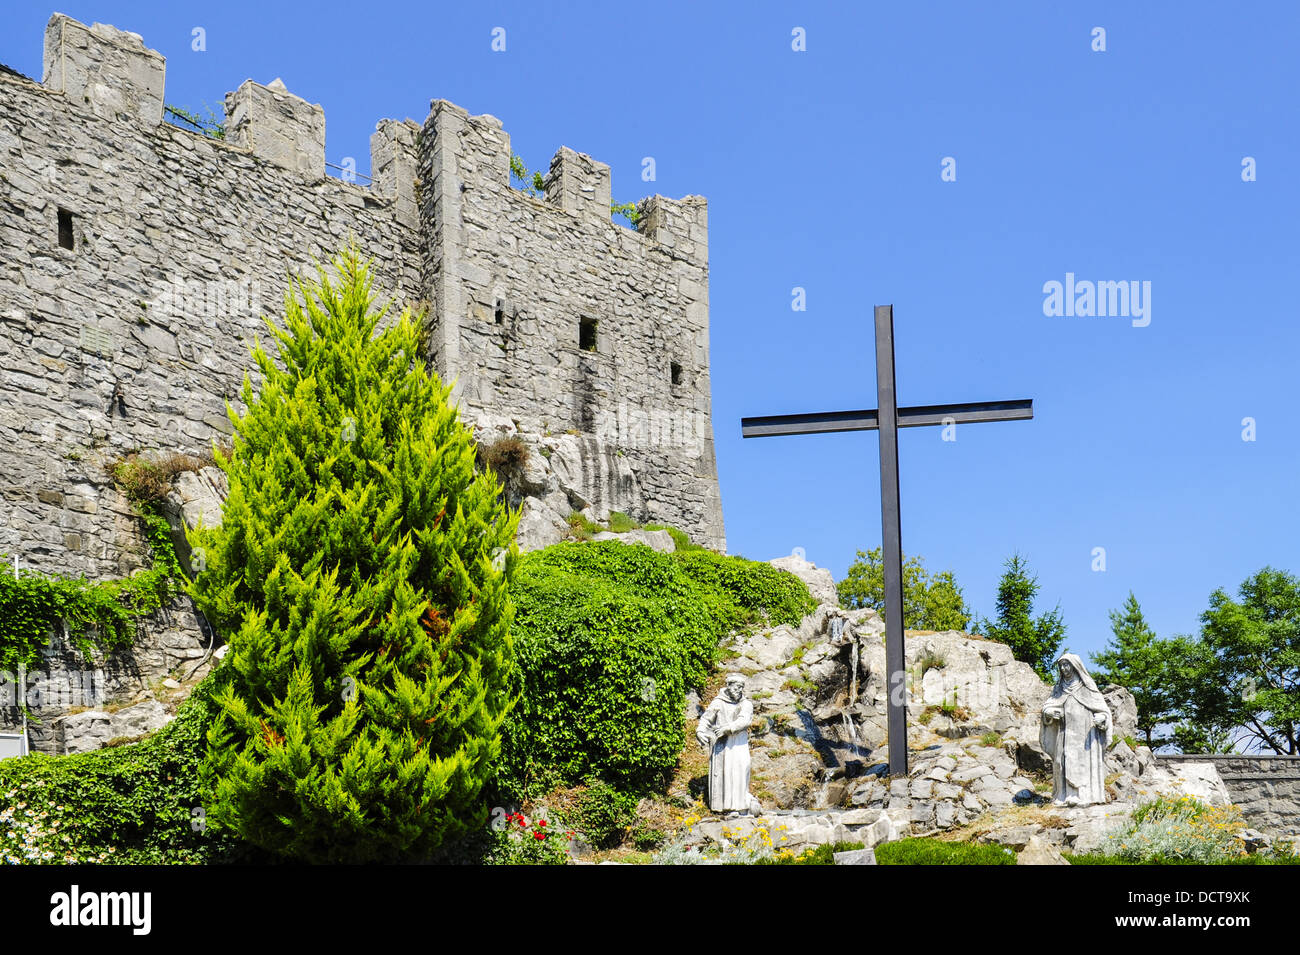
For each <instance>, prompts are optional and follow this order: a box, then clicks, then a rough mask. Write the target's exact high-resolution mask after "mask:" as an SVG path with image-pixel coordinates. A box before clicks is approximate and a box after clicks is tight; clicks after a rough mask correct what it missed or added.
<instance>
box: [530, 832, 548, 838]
mask: <svg viewBox="0 0 1300 955" xmlns="http://www.w3.org/2000/svg"><path fill="white" fill-rule="evenodd" d="M533 838H534V839H545V838H546V833H544V832H534V833H533Z"/></svg>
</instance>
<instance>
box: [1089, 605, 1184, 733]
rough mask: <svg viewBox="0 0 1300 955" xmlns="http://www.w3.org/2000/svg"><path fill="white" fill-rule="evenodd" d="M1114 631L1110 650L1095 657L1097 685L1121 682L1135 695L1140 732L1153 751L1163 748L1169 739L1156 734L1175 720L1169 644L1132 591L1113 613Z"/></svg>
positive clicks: (1106, 649)
mask: <svg viewBox="0 0 1300 955" xmlns="http://www.w3.org/2000/svg"><path fill="white" fill-rule="evenodd" d="M1110 629H1111V639H1110V641H1109V642H1108V643H1107V644H1106V647H1105V648H1104V649H1103V650H1102V651H1101V652H1100V653H1094V654H1093V655H1092V662H1093V663H1094V664H1096V667H1097V670H1096V674H1095V675H1096V678H1097V682H1099V683H1118V684H1119V685H1120V686H1122V687H1124V688H1125V689H1127V690H1128V691H1129V692H1130V693H1132V694H1133V701H1134V702H1135V703H1136V704H1137V711H1138V724H1137V725H1138V730H1139V732H1141V733H1142V735H1143V736H1144V737H1146V744H1147V745H1148V746H1150V747H1151V748H1153V749H1154V748H1156V747H1157V746H1163V745H1164V744H1165V743H1167V742H1169V738H1168V737H1163V736H1156V735H1155V731H1156V727H1157V726H1159V725H1160V724H1161V723H1164V722H1167V721H1168V720H1169V719H1170V718H1171V717H1172V701H1171V699H1170V696H1169V691H1170V687H1171V674H1170V673H1169V669H1168V665H1167V664H1168V649H1169V644H1168V643H1167V642H1166V641H1162V640H1159V639H1158V638H1157V637H1156V634H1155V631H1154V630H1152V629H1151V627H1150V626H1149V625H1148V624H1147V621H1146V617H1144V616H1143V615H1142V608H1141V607H1140V606H1139V605H1138V600H1137V597H1135V596H1133V592H1132V591H1129V595H1128V599H1127V600H1125V601H1124V606H1123V608H1121V609H1120V610H1112V611H1111V612H1110Z"/></svg>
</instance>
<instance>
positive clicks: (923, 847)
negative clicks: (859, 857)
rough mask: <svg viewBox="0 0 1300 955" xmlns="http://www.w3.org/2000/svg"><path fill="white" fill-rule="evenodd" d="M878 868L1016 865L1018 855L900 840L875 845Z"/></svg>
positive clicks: (966, 845)
mask: <svg viewBox="0 0 1300 955" xmlns="http://www.w3.org/2000/svg"><path fill="white" fill-rule="evenodd" d="M876 863H877V864H879V865H1015V864H1016V854H1015V853H1014V852H1012V851H1011V850H1010V849H1004V848H1002V847H1001V846H981V845H976V844H975V843H972V842H943V841H942V840H939V839H930V838H915V839H900V840H898V841H897V842H886V843H885V844H884V845H879V846H876Z"/></svg>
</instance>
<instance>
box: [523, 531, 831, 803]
mask: <svg viewBox="0 0 1300 955" xmlns="http://www.w3.org/2000/svg"><path fill="white" fill-rule="evenodd" d="M514 595H515V602H516V607H517V609H516V616H515V630H514V632H515V641H516V649H517V652H518V657H519V664H520V671H519V686H518V689H519V692H520V694H521V697H520V701H519V704H518V706H517V707H516V709H515V710H514V712H513V713H512V714H511V716H510V719H509V721H508V722H507V725H506V730H505V742H504V744H503V757H502V762H501V771H500V776H499V778H498V785H499V788H500V790H501V793H502V795H503V798H505V799H507V800H512V799H514V800H517V799H523V798H526V797H529V796H532V795H536V794H539V793H541V792H545V791H546V789H547V788H549V787H550V786H553V785H557V784H562V783H578V782H582V781H583V780H585V779H587V778H589V777H594V778H599V779H602V780H604V781H606V782H607V783H609V784H610V785H611V786H614V787H616V788H618V789H619V790H621V791H634V790H638V789H644V788H647V787H650V786H653V785H656V784H658V783H661V782H663V781H664V780H665V779H666V778H667V776H668V774H670V773H671V772H672V770H673V768H674V767H675V766H676V765H677V759H678V757H679V755H680V754H681V751H682V745H683V743H684V740H685V727H684V722H683V718H682V709H683V703H684V699H685V694H686V692H687V690H688V689H691V688H699V687H701V686H702V684H703V683H704V680H705V679H706V678H707V676H708V674H709V673H710V671H711V669H712V666H713V663H714V661H715V659H716V656H717V652H718V644H719V641H720V640H721V639H722V638H723V637H724V636H725V635H726V634H727V633H728V632H730V631H731V630H733V629H735V628H738V627H741V626H743V625H745V624H746V623H749V622H752V621H756V620H758V619H760V618H766V619H769V620H771V621H773V622H784V623H796V622H797V621H798V620H799V619H800V618H802V617H803V615H804V614H807V613H810V612H811V611H812V610H813V607H814V602H813V599H812V597H811V596H809V594H808V589H807V587H805V586H804V585H803V583H802V582H801V581H800V580H799V579H798V578H797V577H795V576H793V575H792V574H788V573H785V572H783V571H779V570H777V569H776V568H774V567H772V566H771V565H770V564H760V563H755V562H753V561H747V560H743V559H741V558H739V557H723V556H721V555H719V554H714V553H712V552H710V551H703V550H694V551H687V552H685V553H673V554H659V553H656V552H655V551H653V550H651V549H650V548H649V547H646V546H644V545H632V546H629V545H625V544H621V543H619V542H617V541H605V542H601V543H586V544H580V543H576V542H571V543H561V544H557V545H555V546H554V547H548V548H547V549H546V550H543V551H537V552H534V553H531V554H527V555H525V556H524V557H523V558H522V559H521V560H520V565H519V573H518V576H517V578H516V581H515V588H514Z"/></svg>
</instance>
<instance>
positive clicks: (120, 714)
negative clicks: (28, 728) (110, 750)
mask: <svg viewBox="0 0 1300 955" xmlns="http://www.w3.org/2000/svg"><path fill="white" fill-rule="evenodd" d="M173 719H175V716H174V714H172V713H170V712H168V711H167V708H166V707H165V706H163V705H162V704H161V703H160V702H158V701H157V700H145V701H143V702H141V703H137V704H135V705H134V706H126V707H123V708H121V709H119V710H115V711H113V712H108V711H105V710H88V711H86V712H84V713H74V714H71V715H69V716H63V717H60V718H59V719H57V720H55V721H54V724H53V729H54V736H55V738H56V739H57V740H58V744H59V750H58V751H59V752H61V753H65V754H68V753H85V752H89V751H90V750H94V749H99V748H100V747H102V746H104V745H105V744H107V743H109V742H110V741H112V740H135V739H138V738H140V737H141V736H146V735H148V734H149V733H153V732H155V731H156V730H160V729H162V728H163V727H164V726H166V725H167V724H168V723H170V722H171V721H172V720H173Z"/></svg>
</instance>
